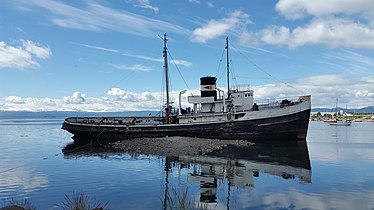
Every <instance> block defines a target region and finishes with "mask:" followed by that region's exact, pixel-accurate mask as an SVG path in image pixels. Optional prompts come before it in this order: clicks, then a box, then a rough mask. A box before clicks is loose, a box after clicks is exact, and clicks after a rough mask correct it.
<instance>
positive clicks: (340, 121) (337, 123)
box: [328, 119, 352, 126]
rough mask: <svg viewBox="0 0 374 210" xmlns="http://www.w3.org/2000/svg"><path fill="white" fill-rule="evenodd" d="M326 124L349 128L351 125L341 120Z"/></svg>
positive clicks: (348, 121) (349, 122)
mask: <svg viewBox="0 0 374 210" xmlns="http://www.w3.org/2000/svg"><path fill="white" fill-rule="evenodd" d="M328 123H329V125H335V126H350V125H351V124H352V122H351V121H350V120H342V119H336V120H333V121H330V122H328Z"/></svg>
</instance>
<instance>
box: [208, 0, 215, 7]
mask: <svg viewBox="0 0 374 210" xmlns="http://www.w3.org/2000/svg"><path fill="white" fill-rule="evenodd" d="M206 5H207V6H208V7H209V8H213V7H214V4H213V3H212V2H209V1H208V2H207V3H206Z"/></svg>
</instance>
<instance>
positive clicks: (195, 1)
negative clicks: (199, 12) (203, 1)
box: [188, 0, 200, 4]
mask: <svg viewBox="0 0 374 210" xmlns="http://www.w3.org/2000/svg"><path fill="white" fill-rule="evenodd" d="M188 2H190V3H195V4H200V1H199V0H188Z"/></svg>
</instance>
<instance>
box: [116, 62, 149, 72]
mask: <svg viewBox="0 0 374 210" xmlns="http://www.w3.org/2000/svg"><path fill="white" fill-rule="evenodd" d="M110 65H111V66H112V67H114V68H116V69H120V70H131V71H141V72H149V71H153V68H152V67H149V66H145V65H143V64H133V65H130V66H129V65H126V64H110Z"/></svg>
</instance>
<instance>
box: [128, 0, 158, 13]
mask: <svg viewBox="0 0 374 210" xmlns="http://www.w3.org/2000/svg"><path fill="white" fill-rule="evenodd" d="M134 7H140V8H144V9H150V10H153V11H154V12H155V13H158V12H159V9H158V7H155V6H152V5H151V3H150V2H149V1H148V0H138V1H137V2H136V4H135V5H134Z"/></svg>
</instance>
